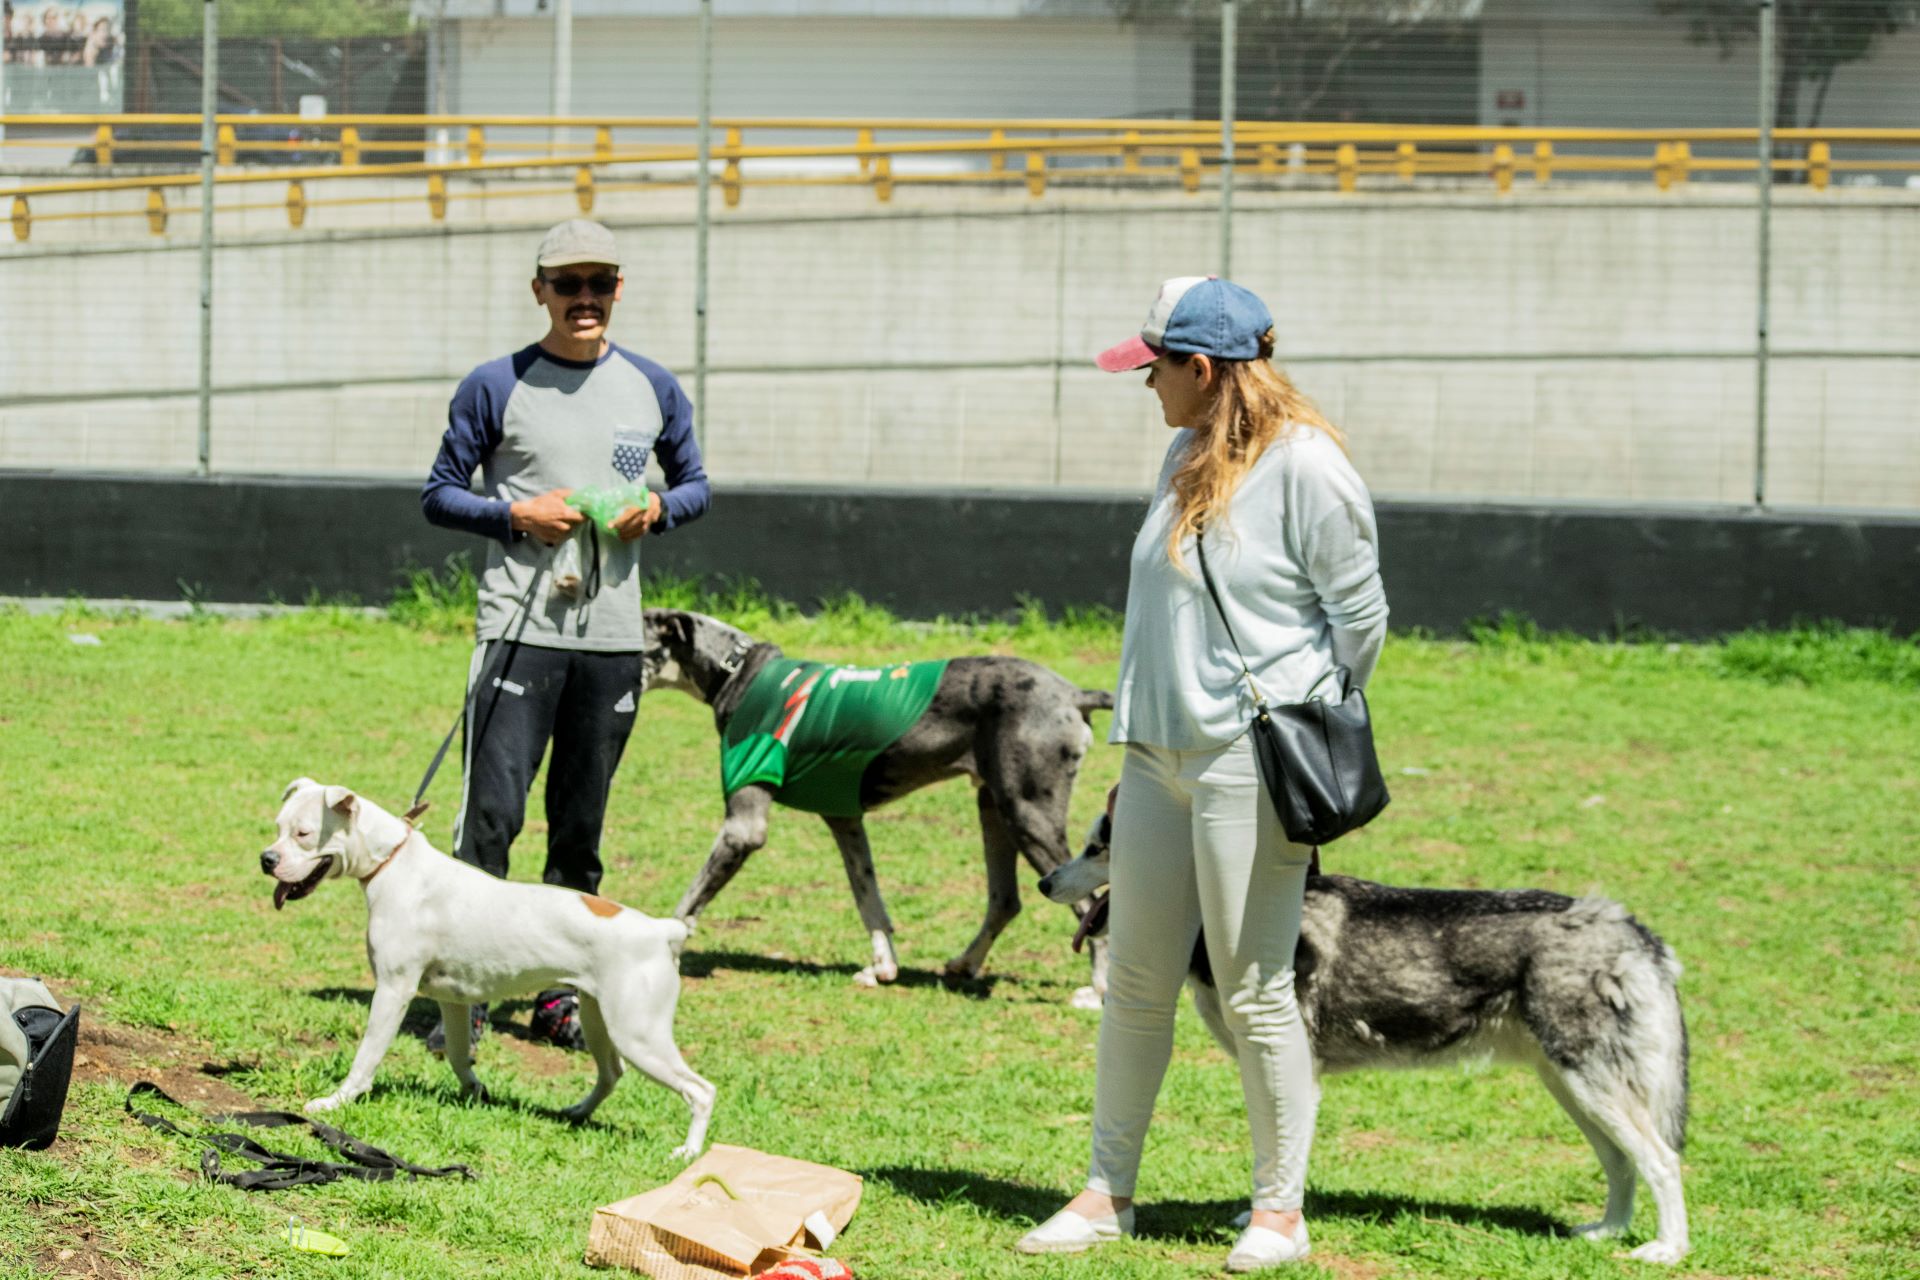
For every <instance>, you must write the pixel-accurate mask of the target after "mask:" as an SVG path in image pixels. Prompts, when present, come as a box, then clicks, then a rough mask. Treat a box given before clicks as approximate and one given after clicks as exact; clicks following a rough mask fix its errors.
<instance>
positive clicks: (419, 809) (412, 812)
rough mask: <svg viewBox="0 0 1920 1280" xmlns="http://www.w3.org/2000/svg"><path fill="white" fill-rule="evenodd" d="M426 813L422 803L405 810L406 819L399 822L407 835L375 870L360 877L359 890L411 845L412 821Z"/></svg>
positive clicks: (413, 830) (412, 835)
mask: <svg viewBox="0 0 1920 1280" xmlns="http://www.w3.org/2000/svg"><path fill="white" fill-rule="evenodd" d="M426 811H427V806H426V804H425V803H424V802H423V803H420V804H416V805H414V806H413V808H411V809H409V810H407V816H406V817H404V818H402V819H400V821H402V822H404V823H406V824H407V834H406V835H405V837H403V838H402V839H401V841H400V843H399V844H397V845H395V846H393V852H392V853H390V854H388V855H387V856H386V857H384V858H382V859H380V865H379V866H377V867H375V868H374V869H373V870H371V871H369V872H367V874H365V875H364V876H361V877H360V887H361V888H363V889H364V888H366V887H367V886H368V885H370V884H372V883H373V878H374V877H375V876H377V875H379V874H380V873H381V872H382V871H385V870H386V869H387V864H388V863H389V862H392V861H393V860H394V859H395V858H397V857H399V856H400V851H401V850H402V849H404V848H406V847H407V846H408V845H410V844H412V843H413V837H414V835H415V828H414V825H413V820H414V819H415V818H417V817H419V816H420V815H421V814H423V813H425V812H426Z"/></svg>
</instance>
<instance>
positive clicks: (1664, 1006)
mask: <svg viewBox="0 0 1920 1280" xmlns="http://www.w3.org/2000/svg"><path fill="white" fill-rule="evenodd" d="M1563 919H1564V923H1565V924H1566V925H1567V927H1569V928H1576V929H1578V928H1582V927H1597V928H1600V929H1605V930H1606V931H1607V932H1609V933H1611V934H1613V936H1614V937H1615V938H1616V939H1617V940H1618V942H1617V949H1616V950H1615V952H1614V958H1613V963H1612V964H1611V965H1607V966H1605V967H1603V968H1601V969H1599V970H1598V971H1597V972H1596V973H1595V974H1594V977H1593V986H1594V990H1595V991H1596V993H1597V994H1598V995H1599V996H1600V998H1601V999H1602V1000H1603V1001H1605V1002H1606V1004H1607V1006H1608V1013H1609V1015H1610V1017H1609V1019H1608V1021H1609V1023H1610V1024H1611V1025H1610V1026H1609V1029H1608V1032H1607V1033H1606V1034H1605V1036H1604V1039H1606V1040H1607V1041H1609V1042H1610V1043H1609V1044H1608V1045H1607V1053H1606V1054H1605V1055H1604V1056H1605V1058H1606V1059H1609V1060H1610V1061H1611V1063H1612V1064H1613V1068H1612V1069H1613V1070H1615V1071H1618V1072H1619V1073H1620V1074H1622V1075H1624V1076H1626V1077H1627V1078H1628V1081H1629V1082H1630V1084H1631V1085H1632V1087H1633V1092H1635V1093H1638V1094H1639V1095H1640V1096H1641V1097H1642V1098H1644V1099H1645V1100H1646V1105H1647V1109H1648V1110H1649V1111H1650V1112H1651V1114H1652V1119H1653V1123H1654V1126H1655V1127H1656V1128H1657V1130H1658V1131H1659V1134H1660V1137H1661V1139H1662V1140H1663V1141H1665V1142H1666V1144H1667V1145H1668V1146H1669V1147H1672V1148H1673V1149H1674V1151H1676V1152H1679V1151H1684V1150H1685V1149H1686V1141H1687V1049H1688V1046H1687V1021H1686V1018H1685V1016H1684V1015H1683V1014H1682V1013H1681V1010H1680V992H1679V988H1678V985H1677V984H1678V982H1679V979H1680V961H1679V960H1678V959H1677V958H1676V957H1675V956H1674V954H1673V952H1672V951H1671V950H1670V949H1669V948H1668V947H1667V944H1666V943H1665V942H1663V941H1661V939H1660V938H1659V937H1658V936H1657V935H1656V934H1655V933H1654V932H1653V931H1652V930H1651V929H1649V928H1647V927H1646V926H1645V925H1643V924H1641V923H1640V922H1639V921H1638V920H1635V919H1634V918H1633V917H1632V916H1631V915H1629V914H1628V913H1627V909H1626V908H1625V907H1623V906H1621V905H1620V904H1619V903H1617V902H1613V901H1610V900H1609V899H1606V898H1582V899H1580V900H1579V901H1578V902H1576V903H1574V904H1573V906H1572V907H1571V908H1569V909H1568V910H1567V912H1566V915H1565V917H1564V918H1563Z"/></svg>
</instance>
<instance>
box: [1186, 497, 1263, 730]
mask: <svg viewBox="0 0 1920 1280" xmlns="http://www.w3.org/2000/svg"><path fill="white" fill-rule="evenodd" d="M1193 545H1194V547H1195V548H1196V549H1197V550H1198V551H1199V552H1200V576H1201V578H1203V579H1205V581H1206V584H1207V594H1208V595H1210V596H1212V597H1213V608H1214V612H1216V613H1218V614H1219V615H1220V621H1221V622H1222V623H1224V624H1225V625H1226V628H1227V642H1228V643H1229V644H1231V645H1232V646H1233V656H1234V657H1236V658H1238V659H1240V674H1241V675H1243V676H1245V677H1246V678H1247V688H1248V689H1249V690H1251V691H1252V693H1253V705H1254V707H1255V708H1257V709H1258V710H1260V711H1263V712H1264V711H1265V710H1266V709H1267V700H1266V699H1265V698H1264V697H1262V696H1261V695H1260V686H1259V685H1257V684H1255V683H1254V682H1253V672H1251V671H1249V670H1248V669H1247V655H1246V654H1244V653H1242V652H1240V641H1239V639H1238V638H1236V637H1235V636H1234V634H1233V623H1232V621H1231V620H1229V619H1228V617H1227V606H1226V605H1224V604H1222V603H1220V589H1219V588H1218V587H1216V586H1214V585H1213V570H1211V569H1209V568H1207V535H1206V531H1205V530H1201V531H1200V532H1199V533H1197V534H1195V535H1194V538H1193Z"/></svg>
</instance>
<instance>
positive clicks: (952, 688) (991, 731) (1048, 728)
mask: <svg viewBox="0 0 1920 1280" xmlns="http://www.w3.org/2000/svg"><path fill="white" fill-rule="evenodd" d="M644 615H645V627H646V633H647V640H646V648H645V650H644V652H643V654H642V658H641V661H642V664H643V670H644V675H645V681H644V687H645V688H646V689H647V690H649V691H651V690H653V689H655V688H662V687H664V688H672V689H679V690H680V691H682V692H684V693H688V694H691V695H693V696H694V697H696V698H698V699H699V700H700V701H702V702H704V703H706V704H707V705H708V706H709V707H711V708H713V719H714V725H715V727H716V728H717V729H718V730H719V731H720V733H721V735H722V737H723V740H724V738H725V736H726V733H727V727H728V724H729V722H730V721H731V720H732V718H733V716H734V713H735V711H736V710H738V709H739V708H740V707H741V705H742V703H743V701H744V700H745V698H746V696H747V691H748V688H749V686H750V685H752V683H753V681H754V679H755V677H756V676H758V675H759V674H760V673H761V672H762V671H763V670H765V669H766V668H767V666H768V664H769V663H771V662H774V661H776V660H778V659H781V658H783V657H784V655H783V654H782V652H781V650H780V647H779V646H778V645H775V644H768V643H765V642H762V641H757V640H755V639H754V638H753V637H752V636H750V635H748V634H747V633H745V632H744V631H741V630H740V629H739V628H737V627H731V626H728V625H727V624H726V623H724V622H721V621H720V620H719V619H717V618H710V617H708V616H707V615H705V614H701V613H689V612H686V611H684V610H679V609H647V610H645V611H644ZM841 674H847V675H854V674H858V675H860V676H862V677H872V676H875V675H878V674H882V673H881V672H877V671H874V670H864V671H860V672H857V673H856V672H854V671H846V672H843V673H841ZM884 674H891V672H887V673H884ZM822 683H823V684H825V683H831V681H823V682H822ZM805 696H806V686H804V685H800V686H797V687H796V690H795V694H794V697H795V700H796V701H797V700H799V699H803V698H805ZM789 705H792V703H789ZM1112 706H1113V695H1112V694H1110V693H1107V692H1105V691H1103V690H1096V689H1082V688H1079V687H1078V686H1077V685H1075V684H1074V683H1073V682H1072V681H1070V680H1067V679H1066V678H1064V677H1062V676H1060V675H1058V674H1056V673H1055V672H1053V671H1050V670H1048V669H1047V668H1045V667H1043V666H1040V665H1039V664H1038V663H1034V662H1029V661H1027V660H1026V659H1024V658H1012V657H998V656H985V657H973V658H953V659H951V660H949V661H948V662H947V664H946V668H945V671H944V673H942V674H941V675H940V677H939V683H938V685H937V686H935V687H934V688H933V691H932V698H931V701H930V702H929V703H928V704H927V706H926V709H925V711H924V712H923V713H922V714H921V715H920V716H919V718H918V719H916V720H914V721H913V722H912V723H911V725H909V726H907V727H906V728H905V729H904V732H902V733H901V734H900V736H899V737H897V738H896V739H895V740H894V741H892V742H891V743H890V744H889V745H887V746H886V747H885V749H884V750H881V751H879V753H878V754H877V755H875V756H874V757H873V758H872V760H871V761H870V762H869V763H868V764H867V765H866V766H865V768H864V770H863V771H862V772H861V773H860V775H859V777H858V779H857V783H858V787H857V790H858V799H857V808H858V811H859V812H858V813H855V814H851V815H847V814H842V815H840V816H825V815H824V814H823V816H824V817H825V821H826V824H827V828H828V830H830V831H832V832H833V838H834V842H835V843H836V844H837V845H838V846H839V848H840V858H841V861H842V862H843V863H844V864H845V866H846V872H847V881H848V883H849V884H850V885H851V887H852V889H853V898H854V902H855V903H856V904H857V905H858V906H859V909H860V920H861V923H862V924H863V925H864V926H865V927H866V930H867V933H868V936H869V940H870V942H871V944H872V956H873V959H872V963H871V965H869V967H867V968H866V969H863V970H861V972H860V973H859V974H858V975H857V977H856V981H858V982H859V983H861V984H862V985H865V986H871V985H874V984H875V983H881V982H891V981H893V980H894V979H895V978H896V977H898V976H899V972H900V962H899V959H898V957H897V956H896V954H895V952H894V948H893V922H892V920H891V919H890V918H889V917H888V915H887V905H886V902H885V901H884V900H883V899H882V898H881V896H880V886H879V882H878V880H877V879H876V878H875V876H874V871H873V854H872V850H871V849H870V847H869V846H868V844H867V831H866V825H865V823H864V822H863V821H862V820H861V817H860V814H864V813H865V812H866V811H868V810H870V809H874V808H878V807H879V806H880V805H883V804H886V803H888V802H889V801H892V800H897V799H899V798H900V797H901V796H903V795H906V794H907V793H908V792H909V791H917V790H919V789H920V788H921V787H924V786H927V785H929V784H931V783H935V782H941V781H945V780H946V779H948V778H960V777H966V778H970V779H971V780H972V782H973V784H974V787H975V802H976V805H977V807H978V809H979V815H980V835H981V840H982V843H983V845H984V849H985V853H986V865H987V911H986V918H985V920H984V921H983V922H982V923H981V925H980V932H979V933H978V934H977V935H975V937H974V939H973V941H972V942H971V943H969V944H968V946H967V949H966V950H965V951H963V952H962V953H961V954H960V955H958V956H955V957H954V958H953V959H951V960H949V961H948V962H947V965H946V972H947V973H948V974H949V975H950V976H954V977H963V978H971V977H976V976H978V975H979V974H980V972H981V970H982V969H983V968H984V967H985V966H986V962H987V952H988V951H989V950H990V949H991V948H992V947H993V943H994V940H995V939H996V938H998V937H999V936H1000V933H1001V931H1002V930H1003V929H1005V928H1006V927H1007V924H1008V922H1010V921H1011V920H1012V919H1013V918H1014V917H1015V916H1016V915H1018V914H1020V880H1019V858H1020V857H1021V856H1023V855H1024V856H1025V858H1026V859H1027V861H1028V862H1029V863H1030V864H1031V865H1032V866H1033V869H1034V870H1035V871H1037V872H1039V873H1040V874H1042V875H1045V874H1046V873H1047V872H1049V871H1051V870H1053V869H1054V868H1055V867H1058V866H1060V865H1061V864H1062V863H1064V862H1066V861H1067V859H1068V858H1069V857H1071V856H1072V853H1073V850H1072V847H1071V846H1070V845H1069V844H1068V835H1067V801H1068V799H1069V798H1070V796H1071V795H1072V792H1073V780H1074V775H1075V774H1076V773H1078V772H1079V769H1080V761H1081V758H1082V757H1084V756H1085V755H1086V752H1087V746H1088V744H1089V743H1090V742H1092V740H1093V730H1092V728H1091V727H1090V725H1089V716H1090V715H1091V713H1092V712H1093V711H1095V710H1099V709H1111V708H1112ZM793 718H794V719H797V718H798V716H797V714H796V715H795V716H794V717H793ZM775 800H776V793H775V788H773V787H772V786H769V785H765V784H762V783H751V784H749V785H745V786H742V787H740V788H739V789H738V790H735V791H733V792H732V794H730V795H728V796H727V798H726V806H727V808H726V818H725V819H724V820H723V821H722V823H721V825H720V832H719V834H718V835H717V836H715V837H714V842H713V849H712V851H711V852H710V853H709V854H708V856H707V861H706V864H705V865H704V866H703V867H701V869H700V872H699V874H698V875H697V876H695V877H694V880H693V883H692V884H691V885H690V886H688V888H687V891H686V894H685V895H684V896H682V897H681V899H680V904H679V905H678V906H676V907H675V908H674V915H676V916H678V917H679V918H680V919H681V920H683V921H685V922H686V923H687V924H688V925H689V926H692V925H693V924H694V922H695V920H696V919H697V917H698V916H699V914H700V912H701V911H702V910H704V909H705V908H706V906H707V904H708V903H709V902H711V901H713V898H714V895H716V894H718V893H719V892H720V890H721V889H723V888H725V887H726V884H727V882H728V881H729V880H731V879H732V878H733V877H734V874H735V873H736V872H738V871H739V870H740V868H741V866H743V865H744V864H745V863H746V860H747V859H748V857H750V856H751V855H752V854H753V852H754V851H755V850H756V849H759V848H760V847H761V846H762V845H764V844H766V842H767V819H768V816H769V814H770V813H771V811H772V809H773V805H774V803H775ZM1084 909H1085V908H1084V906H1076V908H1075V910H1076V913H1079V912H1082V911H1084ZM1105 950H1106V945H1105V943H1104V942H1101V943H1099V945H1098V947H1097V949H1096V950H1095V953H1094V965H1095V968H1096V969H1098V968H1099V967H1101V966H1102V965H1104V963H1105V959H1106V957H1105ZM1084 990H1085V991H1086V992H1087V995H1084V996H1081V997H1080V999H1081V1000H1083V1001H1084V1000H1086V999H1088V998H1090V996H1091V990H1092V989H1091V988H1086V989H1084Z"/></svg>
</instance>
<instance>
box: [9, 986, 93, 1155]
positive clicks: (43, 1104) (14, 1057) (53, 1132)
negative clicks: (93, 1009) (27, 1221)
mask: <svg viewBox="0 0 1920 1280" xmlns="http://www.w3.org/2000/svg"><path fill="white" fill-rule="evenodd" d="M0 983H4V984H5V986H6V990H5V991H4V992H0V997H3V998H0V1018H5V1019H6V1020H7V1024H6V1026H5V1027H4V1028H3V1029H0V1146H6V1147H25V1148H27V1149H28V1150H29V1151H44V1150H45V1149H46V1148H48V1147H50V1146H52V1145H53V1140H54V1139H55V1138H56V1137H58V1136H59V1134H60V1116H61V1113H63V1112H64V1111H65V1110H66V1106H67V1086H68V1085H69V1084H70V1083H71V1082H72V1080H73V1057H74V1052H75V1049H76V1047H77V1046H78V1044H79V1042H80V1006H79V1005H77V1004H76V1005H74V1006H73V1007H72V1008H71V1009H68V1010H67V1011H66V1012H65V1013H64V1014H63V1013H61V1012H60V1008H59V1006H58V1005H57V1004H55V1003H54V1000H53V996H52V993H50V992H49V991H48V990H47V989H46V987H45V986H43V985H41V983H40V982H39V981H38V980H35V979H28V978H20V979H13V978H0Z"/></svg>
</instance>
